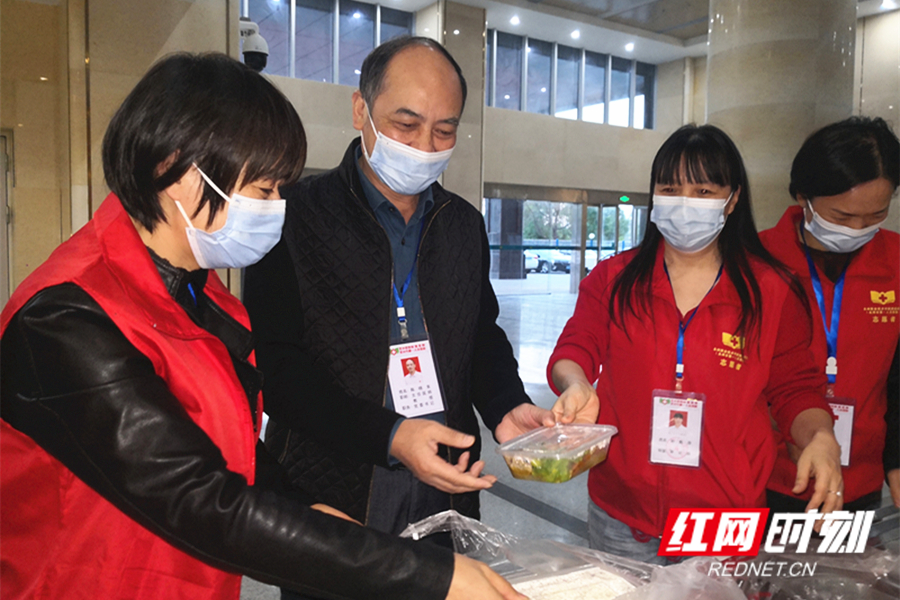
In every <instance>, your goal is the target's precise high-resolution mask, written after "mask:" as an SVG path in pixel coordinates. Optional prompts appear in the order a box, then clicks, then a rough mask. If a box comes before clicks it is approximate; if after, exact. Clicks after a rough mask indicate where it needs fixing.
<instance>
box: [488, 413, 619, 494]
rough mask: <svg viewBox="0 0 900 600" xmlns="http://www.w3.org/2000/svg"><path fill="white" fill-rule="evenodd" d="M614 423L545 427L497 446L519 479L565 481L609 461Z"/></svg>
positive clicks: (511, 470)
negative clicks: (607, 456)
mask: <svg viewBox="0 0 900 600" xmlns="http://www.w3.org/2000/svg"><path fill="white" fill-rule="evenodd" d="M618 431H619V430H618V429H616V428H615V427H613V426H612V425H574V424H572V425H561V424H556V425H554V426H553V427H541V428H539V429H535V430H534V431H529V432H528V433H526V434H524V435H520V436H519V437H517V438H515V439H512V440H509V441H508V442H506V443H505V444H502V445H500V446H499V447H498V448H497V452H499V453H500V454H502V455H503V458H504V459H505V460H506V465H507V466H508V467H509V470H510V472H511V473H512V475H513V477H515V478H516V479H530V480H531V481H544V482H547V483H562V482H564V481H568V480H570V479H572V478H573V477H576V476H578V475H580V474H582V473H584V472H585V471H587V470H588V469H590V468H591V467H593V466H594V465H596V464H599V463H601V462H603V461H604V460H606V453H607V451H608V450H609V440H610V439H611V438H612V436H614V435H615V434H616V433H618Z"/></svg>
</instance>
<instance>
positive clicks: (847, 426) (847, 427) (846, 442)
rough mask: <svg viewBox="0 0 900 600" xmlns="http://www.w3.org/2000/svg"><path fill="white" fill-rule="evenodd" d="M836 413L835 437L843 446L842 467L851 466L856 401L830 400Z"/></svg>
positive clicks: (847, 399)
mask: <svg viewBox="0 0 900 600" xmlns="http://www.w3.org/2000/svg"><path fill="white" fill-rule="evenodd" d="M828 405H829V406H831V410H832V412H834V437H835V438H837V442H838V444H840V445H841V466H842V467H849V466H850V443H851V442H852V441H853V417H854V413H855V412H856V400H854V399H853V398H828Z"/></svg>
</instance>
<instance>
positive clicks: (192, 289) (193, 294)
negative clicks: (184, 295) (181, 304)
mask: <svg viewBox="0 0 900 600" xmlns="http://www.w3.org/2000/svg"><path fill="white" fill-rule="evenodd" d="M187 289H188V291H189V292H190V293H191V298H193V299H194V306H197V294H196V293H194V286H193V285H191V284H190V283H189V284H187Z"/></svg>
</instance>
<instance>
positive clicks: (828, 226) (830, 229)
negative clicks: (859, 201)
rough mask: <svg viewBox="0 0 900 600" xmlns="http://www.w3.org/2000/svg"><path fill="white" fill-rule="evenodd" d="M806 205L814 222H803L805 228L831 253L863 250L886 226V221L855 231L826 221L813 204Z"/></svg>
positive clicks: (807, 203)
mask: <svg viewBox="0 0 900 600" xmlns="http://www.w3.org/2000/svg"><path fill="white" fill-rule="evenodd" d="M806 205H807V206H808V207H809V212H811V213H812V221H808V222H807V221H806V219H804V220H803V227H804V228H805V229H806V230H807V231H808V232H810V233H811V234H812V235H813V237H815V238H816V239H817V240H819V242H820V243H821V244H822V245H823V246H825V248H826V249H827V250H828V251H830V252H838V253H840V254H846V253H848V252H853V251H854V250H858V249H859V248H862V247H863V246H865V245H866V244H868V243H869V242H870V241H871V240H872V238H873V237H875V234H876V233H878V230H879V229H880V228H881V226H882V225H884V222H885V221H887V219H884V221H881V222H880V223H876V224H874V225H870V226H869V227H864V228H862V229H853V228H852V227H846V226H844V225H838V224H837V223H832V222H831V221H826V220H825V219H823V218H822V216H821V215H819V214H818V213H817V212H816V211H815V210H814V209H813V207H812V202H811V201H809V200H807V201H806Z"/></svg>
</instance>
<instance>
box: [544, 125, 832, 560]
mask: <svg viewBox="0 0 900 600" xmlns="http://www.w3.org/2000/svg"><path fill="white" fill-rule="evenodd" d="M651 192H652V196H653V198H652V202H651V204H650V209H651V213H650V221H651V222H650V223H648V225H647V233H646V236H645V238H644V240H643V242H642V243H641V245H640V246H639V247H638V248H636V249H634V250H631V251H629V252H625V253H623V254H620V255H618V256H615V257H613V258H611V259H609V260H605V261H603V262H601V263H600V264H599V265H598V267H597V268H596V269H594V270H593V271H591V273H590V275H588V276H587V277H586V278H585V279H584V281H583V282H582V283H581V288H580V291H579V296H578V302H577V304H576V307H575V314H574V315H573V316H572V318H571V319H570V320H569V322H568V323H567V325H566V327H565V329H564V330H563V333H562V335H561V336H560V338H559V341H558V342H557V346H556V349H555V350H554V352H553V355H552V356H551V358H550V364H549V365H548V377H549V379H550V383H551V385H552V387H553V388H554V390H556V391H557V392H558V393H560V394H561V395H560V400H559V401H558V404H559V405H562V406H580V405H582V404H588V405H590V404H595V405H596V404H599V418H598V422H600V423H609V424H612V425H615V426H616V427H618V429H619V434H618V436H617V437H616V438H614V439H613V443H612V445H611V447H610V451H609V456H608V458H607V460H606V462H604V463H601V464H600V465H598V466H596V467H594V468H593V469H592V470H591V472H590V476H589V480H588V490H589V492H590V497H591V500H592V502H591V506H590V513H589V525H590V542H591V546H592V547H594V548H597V549H600V550H604V551H608V552H612V553H615V554H620V555H624V556H631V557H634V558H638V559H640V560H644V561H647V562H665V559H664V558H663V557H657V553H658V549H659V540H658V539H657V538H659V537H660V536H661V534H662V533H663V527H664V525H665V522H666V518H667V516H668V512H669V509H671V508H679V507H682V508H686V507H689V508H696V507H719V508H728V507H761V506H763V505H764V503H765V483H766V481H767V480H768V478H769V474H770V473H771V470H772V466H773V464H774V461H775V442H774V439H773V435H772V430H771V426H770V424H769V408H770V407H769V405H768V404H767V403H766V400H765V398H764V396H763V392H766V393H768V395H769V397H770V398H771V412H772V415H773V417H774V418H775V419H776V421H777V422H778V423H779V424H780V425H781V427H783V430H784V431H788V432H790V435H791V436H792V440H793V441H794V443H795V444H797V446H798V447H800V448H802V449H803V452H802V455H801V457H800V459H799V464H800V468H799V473H798V477H797V481H796V489H797V491H801V490H803V489H805V488H806V487H807V485H808V484H809V479H810V478H813V477H814V478H815V486H814V487H815V493H814V494H813V496H812V499H811V501H810V503H809V505H810V508H813V507H820V506H821V508H823V509H824V510H825V511H830V510H834V509H837V508H840V506H841V495H840V494H841V491H842V483H841V473H840V465H839V460H838V459H839V453H840V452H839V448H838V445H837V442H836V441H835V438H834V434H833V431H832V417H831V414H830V413H829V410H828V405H827V404H826V403H825V402H824V400H823V397H822V393H821V388H822V386H823V384H824V383H825V382H824V377H823V376H822V375H821V374H820V373H819V372H818V371H817V369H816V367H815V365H814V364H813V362H812V357H811V355H810V353H809V349H808V345H809V339H810V336H811V332H810V316H809V310H808V308H807V307H805V306H804V302H803V301H802V290H799V289H795V288H797V287H798V286H797V284H796V282H795V280H794V279H792V278H791V276H790V275H789V273H788V272H787V271H786V269H785V268H784V267H783V266H781V265H780V264H779V263H778V262H777V261H775V260H774V259H772V257H771V256H770V255H769V253H768V252H766V250H765V249H764V248H763V247H762V244H761V243H760V242H759V238H758V237H757V234H756V229H755V227H754V224H753V218H752V216H751V211H750V190H749V187H748V183H747V177H746V172H745V170H744V166H743V161H742V160H741V157H740V154H739V153H738V150H737V148H736V147H735V146H734V143H733V142H732V141H731V140H730V139H729V138H728V136H727V135H726V134H725V133H724V132H722V131H721V130H719V129H717V128H716V127H713V126H711V125H704V126H701V127H697V126H693V125H689V126H685V127H682V128H681V129H679V130H678V131H676V132H675V133H674V134H673V135H672V136H671V137H670V138H669V139H668V140H667V141H666V142H665V143H664V144H663V146H662V147H661V148H660V150H659V152H658V153H657V155H656V158H655V159H654V161H653V169H652V173H651ZM594 381H597V388H596V392H595V390H594V388H593V387H592V384H593V382H594ZM675 414H678V415H679V416H680V419H675V418H674V415H675ZM678 421H680V422H681V425H682V426H683V429H684V430H685V431H683V432H681V435H680V437H679V440H678V441H679V446H680V448H681V450H680V451H679V452H678V453H672V452H668V451H667V450H668V449H669V447H670V443H669V440H670V438H671V437H672V435H673V432H672V428H671V426H672V425H673V423H677V422H678ZM810 485H811V484H810Z"/></svg>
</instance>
